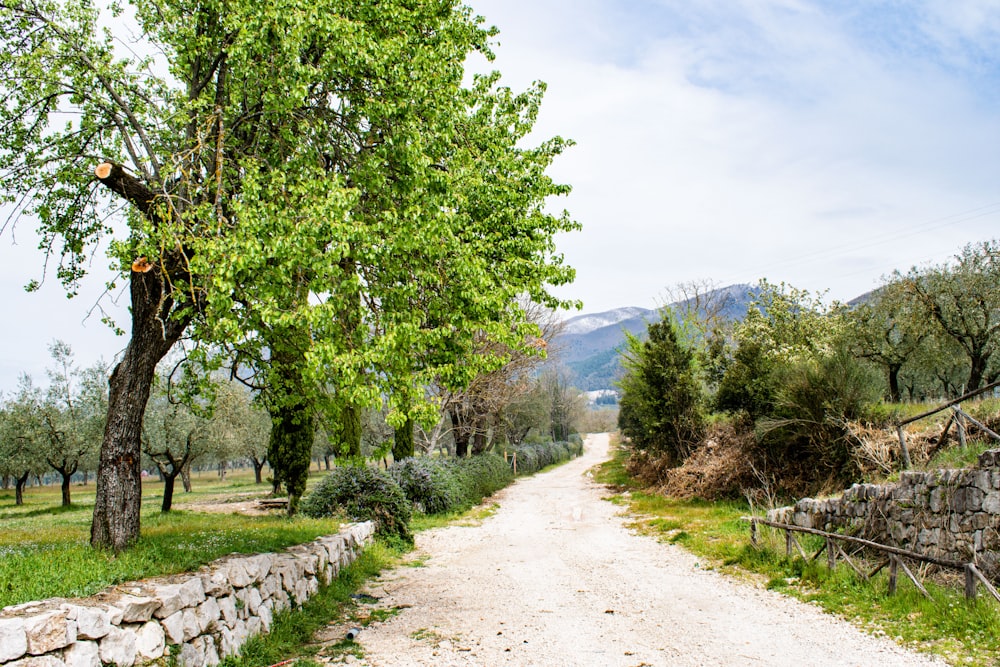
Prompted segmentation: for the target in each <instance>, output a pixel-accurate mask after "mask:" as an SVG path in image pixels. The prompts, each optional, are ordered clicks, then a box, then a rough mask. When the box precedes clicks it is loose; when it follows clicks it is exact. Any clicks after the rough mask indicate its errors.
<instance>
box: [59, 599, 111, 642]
mask: <svg viewBox="0 0 1000 667" xmlns="http://www.w3.org/2000/svg"><path fill="white" fill-rule="evenodd" d="M63 609H65V610H66V612H67V615H68V617H69V618H70V619H72V620H74V621H76V636H77V637H79V638H81V639H100V638H101V637H103V636H104V635H106V634H108V632H110V631H111V614H110V613H108V611H107V610H104V609H100V608H98V607H86V606H82V605H68V604H67V605H63Z"/></svg>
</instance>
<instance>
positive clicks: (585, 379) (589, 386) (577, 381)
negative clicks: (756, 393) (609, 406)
mask: <svg viewBox="0 0 1000 667" xmlns="http://www.w3.org/2000/svg"><path fill="white" fill-rule="evenodd" d="M751 289H752V288H751V286H750V285H730V286H729V287H722V288H720V289H716V290H712V291H710V292H707V293H706V294H704V295H702V296H701V297H700V299H699V300H698V302H699V303H712V304H716V306H717V307H716V308H713V310H718V312H719V314H720V315H721V316H722V317H724V318H726V319H732V320H741V319H743V316H744V315H746V312H747V307H748V305H749V303H750V300H751ZM694 305H695V299H688V300H685V301H679V302H676V303H673V304H670V307H671V308H672V309H673V310H675V311H678V312H684V311H686V310H688V309H690V308H692V307H694ZM702 310H704V309H702ZM659 313H660V311H659V310H652V309H649V308H638V307H635V306H630V307H626V308H616V309H615V310H608V311H605V312H603V313H595V314H590V315H577V316H576V317H571V318H570V319H568V320H566V322H565V323H564V327H563V330H562V332H561V333H560V334H559V335H558V336H556V337H555V339H554V340H553V341H552V346H551V347H552V349H553V350H554V351H555V354H556V362H557V363H558V364H560V365H561V366H563V367H564V368H565V369H566V370H567V371H568V372H569V375H570V382H571V383H572V384H573V385H574V386H575V387H577V388H578V389H582V390H583V391H596V390H600V389H613V388H614V383H615V381H616V380H617V379H618V378H619V377H621V372H622V366H621V351H622V349H624V346H625V332H626V331H628V332H629V333H631V334H634V335H637V336H639V337H640V338H641V337H642V336H644V335H645V333H646V327H647V326H648V325H649V323H650V322H655V321H657V320H658V319H659V318H660V314H659ZM702 314H704V313H702Z"/></svg>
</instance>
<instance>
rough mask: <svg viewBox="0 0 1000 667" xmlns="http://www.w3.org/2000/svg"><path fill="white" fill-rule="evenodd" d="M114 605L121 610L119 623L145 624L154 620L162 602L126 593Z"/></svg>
mask: <svg viewBox="0 0 1000 667" xmlns="http://www.w3.org/2000/svg"><path fill="white" fill-rule="evenodd" d="M112 604H113V605H114V606H115V607H117V608H118V609H120V610H121V612H122V615H121V619H120V620H119V623H145V622H146V621H148V620H149V619H151V618H153V612H155V611H156V610H157V609H158V608H159V606H160V601H159V600H156V599H154V598H151V597H139V596H136V595H129V594H128V593H124V594H122V595H119V596H118V597H117V598H116V599H115V600H114V601H113V602H112Z"/></svg>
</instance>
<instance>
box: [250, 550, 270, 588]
mask: <svg viewBox="0 0 1000 667" xmlns="http://www.w3.org/2000/svg"><path fill="white" fill-rule="evenodd" d="M273 558H274V557H273V555H271V554H258V555H256V556H248V557H247V558H244V559H243V567H244V569H245V570H246V573H247V576H248V577H249V578H250V583H251V584H259V583H260V582H262V581H264V577H266V576H267V575H268V573H269V572H270V571H271V563H272V561H273Z"/></svg>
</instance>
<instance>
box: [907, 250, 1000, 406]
mask: <svg viewBox="0 0 1000 667" xmlns="http://www.w3.org/2000/svg"><path fill="white" fill-rule="evenodd" d="M895 279H896V280H898V281H899V282H900V283H901V284H902V286H903V289H905V290H906V291H907V292H908V294H910V295H911V297H912V298H913V299H914V300H915V301H916V303H917V304H918V305H919V306H920V307H921V308H922V310H923V312H924V314H925V316H926V317H927V318H928V319H930V320H931V321H933V322H934V323H935V324H936V325H937V327H939V328H940V330H941V331H942V332H943V333H944V334H945V335H946V336H947V337H949V338H951V339H952V340H953V341H954V342H955V343H956V344H957V345H958V346H959V347H961V349H962V351H963V352H964V353H965V355H966V357H967V358H968V379H967V380H966V382H965V389H966V390H967V391H971V390H974V389H978V388H979V387H981V386H983V385H984V384H989V383H990V382H993V381H994V380H996V379H997V377H1000V365H998V364H996V363H994V362H993V355H994V354H995V353H996V351H997V349H998V348H1000V242H998V241H995V240H993V241H982V242H980V243H970V244H969V245H967V246H965V247H964V248H963V249H962V251H961V252H960V253H959V254H958V255H956V256H955V261H954V262H952V263H949V264H942V265H937V266H930V267H927V268H924V269H918V268H916V267H914V268H912V269H910V271H909V272H908V273H906V274H905V275H900V274H897V275H896V276H895Z"/></svg>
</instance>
